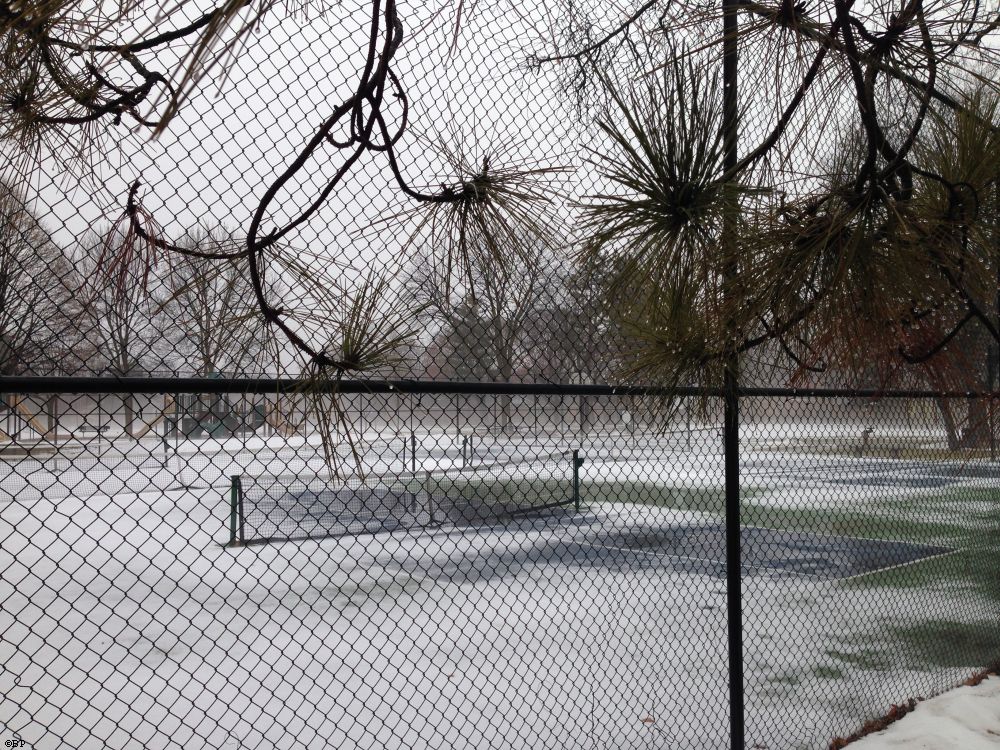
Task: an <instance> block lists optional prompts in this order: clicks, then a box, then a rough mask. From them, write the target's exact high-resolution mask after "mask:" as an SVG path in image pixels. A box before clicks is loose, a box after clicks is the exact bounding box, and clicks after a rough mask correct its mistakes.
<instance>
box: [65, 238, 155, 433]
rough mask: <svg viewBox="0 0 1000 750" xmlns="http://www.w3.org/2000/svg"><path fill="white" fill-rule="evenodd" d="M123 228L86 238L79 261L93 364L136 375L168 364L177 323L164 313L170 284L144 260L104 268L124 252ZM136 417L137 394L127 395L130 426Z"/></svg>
mask: <svg viewBox="0 0 1000 750" xmlns="http://www.w3.org/2000/svg"><path fill="white" fill-rule="evenodd" d="M122 241H123V237H122V232H121V228H120V227H119V226H112V227H109V228H108V229H106V230H105V231H103V232H93V233H89V234H88V235H86V236H85V237H84V238H82V240H81V242H80V259H79V262H78V265H79V266H80V267H81V269H82V270H83V276H84V282H83V283H82V284H81V287H80V289H79V292H78V294H79V298H80V300H81V302H82V303H83V305H84V306H85V309H86V313H87V320H88V322H90V324H91V325H90V327H89V330H88V332H87V333H88V338H89V339H90V343H91V346H92V348H93V351H94V360H93V361H92V363H91V367H92V369H95V370H98V371H103V372H106V373H108V374H111V375H116V376H119V377H129V376H131V377H136V376H142V375H146V374H148V373H149V372H151V371H155V370H159V369H162V368H163V367H164V363H165V362H167V361H169V359H170V358H171V357H172V356H173V346H172V344H173V339H172V337H171V336H169V335H168V332H169V331H170V328H171V323H170V322H169V321H167V320H165V319H164V317H163V315H162V299H163V296H164V289H163V288H162V286H161V285H160V284H159V280H158V279H157V278H156V276H154V275H152V274H150V273H149V272H148V270H147V269H146V268H145V267H144V266H143V265H142V264H141V263H139V262H132V263H130V264H128V265H127V266H126V267H125V268H119V269H116V271H115V273H113V274H111V273H106V272H104V271H103V269H104V262H105V259H106V258H107V257H108V256H109V255H113V254H115V253H117V252H118V246H119V245H120V243H121V242H122ZM134 421H135V397H134V396H132V395H128V396H126V397H125V430H126V431H130V430H131V429H132V423H133V422H134Z"/></svg>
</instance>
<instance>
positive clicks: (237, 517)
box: [226, 474, 245, 547]
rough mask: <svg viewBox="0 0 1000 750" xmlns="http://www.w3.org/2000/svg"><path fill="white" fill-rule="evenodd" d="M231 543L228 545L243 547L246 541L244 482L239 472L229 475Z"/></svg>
mask: <svg viewBox="0 0 1000 750" xmlns="http://www.w3.org/2000/svg"><path fill="white" fill-rule="evenodd" d="M229 481H230V484H229V544H227V545H226V546H227V547H241V546H243V543H244V541H245V537H244V532H243V483H242V480H241V479H240V475H239V474H233V475H232V476H231V477H229Z"/></svg>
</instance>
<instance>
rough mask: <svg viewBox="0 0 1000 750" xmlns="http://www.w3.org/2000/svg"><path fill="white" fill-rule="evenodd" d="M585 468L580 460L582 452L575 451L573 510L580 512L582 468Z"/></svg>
mask: <svg viewBox="0 0 1000 750" xmlns="http://www.w3.org/2000/svg"><path fill="white" fill-rule="evenodd" d="M581 466H583V459H582V458H580V450H579V449H576V450H574V451H573V509H574V510H575V511H576V512H577V513H579V512H580V467H581Z"/></svg>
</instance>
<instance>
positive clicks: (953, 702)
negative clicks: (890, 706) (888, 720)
mask: <svg viewBox="0 0 1000 750" xmlns="http://www.w3.org/2000/svg"><path fill="white" fill-rule="evenodd" d="M850 748H851V750H895V749H896V748H907V750H959V749H960V750H996V749H997V748H1000V677H997V676H996V675H993V676H991V677H987V678H986V679H985V680H983V681H982V682H980V683H979V684H978V685H971V686H970V685H964V686H962V687H959V688H955V689H954V690H949V691H948V692H947V693H943V694H942V695H939V696H937V697H935V698H931V699H929V700H926V701H921V702H920V703H918V704H917V706H916V708H915V709H914V710H913V711H911V712H910V713H908V714H906V716H904V717H903V718H902V719H900V720H899V721H896V722H894V723H892V724H890V725H889V726H888V727H887V728H886V729H884V730H883V731H881V732H876V733H875V734H870V735H868V736H867V737H863V738H862V739H860V740H858V741H857V742H854V743H851V745H850Z"/></svg>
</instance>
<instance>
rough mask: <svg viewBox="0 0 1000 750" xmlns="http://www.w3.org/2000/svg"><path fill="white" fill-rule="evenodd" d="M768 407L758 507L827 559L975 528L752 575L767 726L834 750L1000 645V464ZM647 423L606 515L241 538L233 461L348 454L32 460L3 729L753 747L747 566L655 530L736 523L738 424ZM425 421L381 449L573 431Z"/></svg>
mask: <svg viewBox="0 0 1000 750" xmlns="http://www.w3.org/2000/svg"><path fill="white" fill-rule="evenodd" d="M758 431H759V433H760V434H759V439H758V438H754V436H753V434H752V433H751V434H750V436H749V437H750V438H751V439H750V440H749V441H748V442H749V444H750V445H751V446H754V448H755V449H753V450H750V451H747V452H746V453H745V455H744V456H743V466H742V477H743V485H744V509H743V514H744V522H745V523H746V524H747V525H748V526H752V527H754V528H765V529H775V530H779V531H780V530H786V531H789V532H796V533H800V532H808V533H809V534H816V535H819V536H816V537H815V539H816V540H819V541H818V542H816V541H814V542H813V544H812V547H809V548H807V549H806V552H807V553H809V554H812V552H813V551H815V548H818V547H822V546H823V544H826V543H827V542H824V541H823V540H830V539H834V538H850V539H856V538H860V539H870V540H889V541H895V542H910V543H914V544H920V545H934V546H938V547H944V548H947V549H948V550H949V552H948V553H947V554H940V555H938V556H935V557H930V558H928V559H925V560H922V561H919V562H911V563H910V564H907V565H903V566H899V567H895V566H891V565H890V564H888V562H891V556H890V558H887V561H888V562H887V564H886V565H884V566H880V567H887V568H890V569H889V570H885V571H876V572H872V573H868V574H862V575H855V576H850V577H836V576H832V575H823V574H817V573H816V572H815V571H817V570H818V571H820V572H822V571H823V570H824V567H823V566H822V565H819V566H818V567H816V566H813V567H812V568H807V567H801V568H798V569H794V566H793V569H789V568H788V567H787V566H785V567H782V566H772V565H770V564H769V563H768V562H767V560H768V559H770V558H769V557H768V556H767V555H764V556H763V557H762V558H760V559H761V560H762V561H763V562H761V564H760V565H757V566H756V567H753V568H752V569H749V570H747V572H746V575H745V578H744V583H743V589H744V601H745V614H744V616H745V642H746V648H745V658H746V671H747V674H746V686H747V701H746V703H747V736H748V739H749V743H748V746H753V745H754V743H757V744H758V746H759V747H766V748H771V749H773V748H788V747H792V748H794V747H825V746H826V744H827V743H828V742H829V740H830V738H831V737H833V736H835V735H837V734H848V733H850V732H851V731H854V730H855V729H856V728H857V727H858V726H860V724H861V723H862V721H863V720H864V719H866V718H870V717H871V716H874V715H878V714H881V713H884V711H885V709H886V708H887V707H888V705H889V704H891V703H898V702H900V701H902V700H903V699H905V698H907V697H909V696H911V695H925V696H926V695H929V694H932V693H935V692H939V691H940V690H943V689H945V688H947V687H949V686H951V685H953V684H955V683H956V682H958V681H960V680H961V679H963V678H964V677H966V676H967V674H968V673H969V672H970V671H972V669H973V668H976V667H980V666H982V665H983V664H984V663H985V662H986V661H989V660H990V659H991V658H995V657H996V655H997V652H998V651H1000V648H998V645H1000V644H998V643H997V641H996V636H995V632H996V626H997V622H998V617H997V615H998V601H1000V594H998V591H997V582H996V578H995V565H996V560H997V556H998V554H997V542H998V539H997V535H996V533H995V532H996V529H997V521H998V515H997V514H998V511H997V506H996V498H997V485H998V482H997V476H998V473H997V469H996V467H995V466H991V465H987V464H986V463H985V462H979V461H977V462H970V463H963V462H961V461H947V460H940V459H932V458H926V457H920V458H911V459H908V460H904V459H899V458H893V457H878V456H859V455H855V453H854V451H853V450H846V451H841V452H839V453H838V452H836V451H832V450H828V449H824V450H822V451H809V450H803V449H802V447H801V446H802V445H803V444H804V443H803V435H802V434H801V430H797V428H794V427H793V426H781V425H770V426H767V427H766V428H759V429H758ZM856 432H857V431H856V430H853V431H852V430H849V429H847V428H845V438H844V442H848V443H850V440H853V439H854V438H855V437H856ZM823 434H824V435H829V434H830V433H829V431H825V432H824V433H823ZM906 437H908V438H909V439H911V440H912V441H913V443H912V445H914V446H921V445H924V444H925V443H926V442H927V441H928V440H929V439H930V438H929V437H928V436H926V435H914V434H913V433H912V432H909V433H907V434H906ZM630 440H632V441H635V438H634V437H633V436H629V435H626V434H617V435H605V436H600V437H595V438H591V439H589V440H587V441H582V442H581V443H580V447H581V449H582V453H583V455H584V456H585V459H586V463H585V465H584V467H583V470H582V474H581V491H582V495H583V500H584V507H583V510H582V511H581V513H580V514H573V515H570V516H563V515H558V516H551V517H545V516H543V517H541V518H530V519H521V520H519V521H517V522H510V523H508V524H504V525H493V526H484V525H479V526H467V527H461V528H458V527H449V526H441V527H434V528H422V529H417V528H413V529H403V530H400V531H396V532H393V533H381V534H373V535H366V536H360V537H341V538H332V539H325V540H321V541H304V542H288V543H279V544H270V545H260V546H253V547H242V548H226V547H224V544H225V542H226V541H228V539H229V529H228V523H229V513H230V505H229V492H228V488H229V476H231V475H232V474H242V475H244V476H248V477H253V476H257V475H260V474H264V473H279V472H280V473H283V474H284V473H305V474H308V473H322V472H324V471H325V469H324V468H323V465H322V461H321V459H320V455H321V454H320V453H318V452H317V447H316V444H315V443H313V442H310V441H306V440H304V439H302V438H293V439H290V440H288V439H282V438H271V439H268V440H263V439H258V438H250V439H247V440H245V439H237V438H232V439H229V440H227V441H181V442H173V441H168V442H164V441H160V440H157V439H150V440H148V441H145V442H143V443H142V444H141V445H136V444H135V443H134V442H133V443H131V444H129V443H125V442H123V441H109V440H103V441H94V442H91V443H87V444H83V445H81V446H79V447H78V449H77V450H76V451H75V452H73V451H70V450H65V451H63V452H62V453H61V454H60V455H59V456H58V457H54V456H50V457H46V456H38V457H29V458H22V459H19V460H18V461H17V462H14V461H9V462H8V463H7V465H6V466H4V467H3V468H4V470H5V474H4V476H3V478H2V482H0V600H2V601H3V606H2V610H0V634H2V635H0V741H2V740H5V739H8V738H11V737H13V736H14V735H15V734H16V735H17V736H19V737H20V738H22V739H23V740H25V741H26V743H27V746H28V747H35V748H61V747H74V748H105V747H108V748H138V747H153V748H160V747H163V748H167V747H189V748H190V747H220V748H221V747H247V748H251V747H262V746H274V747H281V748H294V747H298V748H318V747H336V748H350V749H353V748H376V747H400V748H403V747H405V748H425V747H426V748H438V747H454V748H490V747H496V748H501V747H504V748H565V747H579V748H644V747H648V748H674V747H692V748H695V747H698V748H701V747H707V748H716V747H717V748H723V747H726V746H727V742H728V725H727V710H728V704H727V700H728V699H727V684H728V678H727V673H726V664H727V655H726V618H725V580H724V578H723V577H722V575H723V570H724V569H723V566H722V565H721V564H720V561H719V559H718V554H717V553H716V552H713V551H712V550H710V549H708V548H706V549H705V550H704V554H703V555H702V556H701V557H699V555H697V554H695V555H690V554H688V555H685V556H683V557H684V558H685V559H681V557H682V556H678V555H676V554H667V553H666V552H667V551H666V550H665V549H664V548H662V546H660V545H658V544H657V543H656V542H655V540H656V539H659V538H662V535H663V534H664V532H669V531H670V530H676V529H678V528H682V527H690V526H698V525H702V526H704V525H706V524H717V523H718V520H719V518H720V514H721V512H722V507H723V506H722V490H721V488H722V459H721V455H719V453H718V451H717V450H716V449H715V448H713V446H712V443H713V442H720V441H710V440H706V439H704V438H703V437H702V438H698V439H697V440H696V441H694V443H693V447H688V442H687V438H686V436H683V435H679V436H674V437H671V438H668V439H664V440H660V441H657V442H650V441H649V440H645V441H643V442H642V443H641V444H640V443H639V442H633V443H631V444H630V442H629V441H630ZM99 442H100V443H103V444H101V445H99V444H98V443H99ZM404 443H405V440H404V438H402V437H400V436H392V437H389V438H384V437H383V436H379V435H375V434H371V435H367V436H364V440H363V441H362V448H361V452H362V456H363V462H364V463H365V464H366V468H367V469H368V470H369V471H381V472H386V473H396V474H399V475H404V474H406V472H407V471H411V470H412V468H414V467H413V464H414V463H416V464H417V467H416V468H417V469H418V471H435V472H441V471H442V470H444V469H449V468H450V469H454V470H455V471H456V472H457V471H458V470H459V469H460V467H461V466H462V465H463V461H467V462H473V461H474V462H478V465H480V466H482V465H487V464H489V463H490V462H491V461H493V462H496V461H501V460H509V459H511V458H518V457H520V458H523V457H526V456H534V455H550V454H555V453H557V452H558V451H560V450H565V449H566V448H567V447H569V443H567V442H566V440H565V439H564V438H560V437H556V436H553V437H552V438H551V439H549V440H547V441H533V440H530V439H528V438H517V439H513V438H503V439H501V438H496V437H494V438H487V437H483V438H480V439H479V440H478V441H477V444H476V446H475V447H474V450H475V451H476V453H475V455H474V456H472V455H469V454H467V455H466V457H465V459H463V458H462V456H461V452H460V446H459V444H458V440H457V438H456V437H455V436H450V435H441V434H422V435H419V436H418V443H419V448H418V451H417V456H416V458H414V456H412V454H407V453H406V449H405V447H404ZM851 444H852V443H851ZM699 445H700V446H702V447H701V448H700V449H699ZM397 447H398V450H397ZM340 452H341V453H342V455H343V457H344V458H345V459H346V457H347V456H348V453H349V451H348V450H347V449H346V447H342V449H341V451H340ZM555 460H559V459H555ZM136 466H138V467H139V472H138V473H136V470H135V468H133V467H136ZM547 471H551V469H544V468H543V469H542V470H540V471H536V472H534V473H532V471H531V470H530V469H528V468H525V470H524V471H523V472H521V473H520V474H519V475H518V477H517V481H518V482H522V483H529V484H530V483H531V482H532V481H534V480H535V479H539V480H544V479H547V478H550V475H549V474H546V472H547ZM449 476H453V475H449ZM459 476H460V475H459ZM450 481H454V479H452V480H450ZM986 531H989V532H990V533H985V532H986ZM803 538H804V537H803ZM650 540H653V541H650ZM877 544H878V543H877V542H876V548H877ZM809 554H807V555H805V557H808V556H809ZM772 557H773V555H772ZM690 558H695V559H694V560H693V561H692V559H690ZM692 562H693V563H694V564H691V563H692ZM796 565H798V563H796ZM809 570H812V571H813V572H812V573H810V572H809ZM987 571H993V572H994V575H992V576H990V575H989V574H988V572H987Z"/></svg>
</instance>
